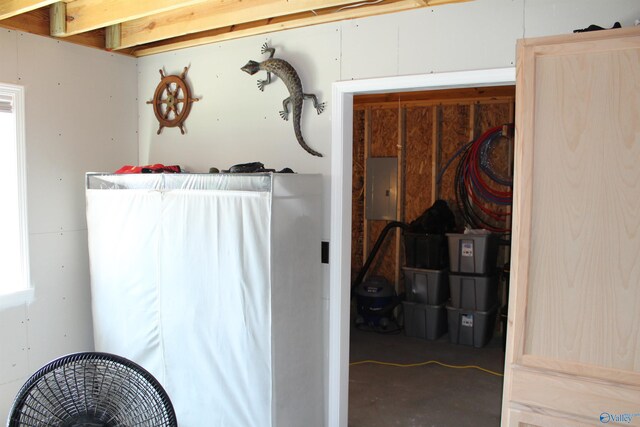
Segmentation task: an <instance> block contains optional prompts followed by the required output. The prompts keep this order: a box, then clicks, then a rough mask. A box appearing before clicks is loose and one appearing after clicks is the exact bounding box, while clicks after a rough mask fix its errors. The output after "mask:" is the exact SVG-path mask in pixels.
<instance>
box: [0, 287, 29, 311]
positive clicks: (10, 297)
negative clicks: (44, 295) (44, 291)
mask: <svg viewBox="0 0 640 427" xmlns="http://www.w3.org/2000/svg"><path fill="white" fill-rule="evenodd" d="M31 301H33V288H29V289H23V290H19V291H13V292H7V293H5V294H0V311H2V310H6V309H8V308H12V307H17V306H19V305H22V304H28V303H30V302H31Z"/></svg>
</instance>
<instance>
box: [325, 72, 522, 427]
mask: <svg viewBox="0 0 640 427" xmlns="http://www.w3.org/2000/svg"><path fill="white" fill-rule="evenodd" d="M515 80H516V73H515V68H513V67H509V68H496V69H489V70H477V71H457V72H448V73H432V74H421V75H415V76H396V77H385V78H378V79H366V80H351V81H341V82H336V83H333V85H332V105H331V107H332V115H331V120H332V130H331V235H330V238H331V251H330V255H329V266H330V270H329V271H330V273H329V280H330V284H329V378H328V399H329V401H328V414H327V425H328V426H329V427H347V421H348V405H349V388H348V386H349V322H350V320H349V316H350V315H349V307H350V290H351V289H350V288H351V286H350V284H351V185H352V183H351V173H352V163H353V154H352V150H353V95H357V94H364V93H383V92H398V91H409V90H429V89H449V88H455V87H477V86H501V85H512V84H515Z"/></svg>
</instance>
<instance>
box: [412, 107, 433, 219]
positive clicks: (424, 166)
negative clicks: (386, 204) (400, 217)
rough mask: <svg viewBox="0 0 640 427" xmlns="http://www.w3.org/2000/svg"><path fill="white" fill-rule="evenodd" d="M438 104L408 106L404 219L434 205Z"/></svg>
mask: <svg viewBox="0 0 640 427" xmlns="http://www.w3.org/2000/svg"><path fill="white" fill-rule="evenodd" d="M436 109H437V107H434V106H431V107H410V108H407V140H406V148H405V152H406V156H405V158H406V161H405V164H406V169H405V190H404V194H405V200H406V203H405V218H406V220H407V222H411V221H413V220H414V219H415V218H417V217H418V216H419V215H420V214H421V213H422V212H424V211H425V209H427V208H428V207H429V206H431V205H432V204H433V202H432V198H433V194H432V190H433V184H434V183H435V179H434V176H433V167H432V166H433V163H434V158H433V145H434V144H435V140H434V139H433V129H434V120H433V116H434V115H433V112H434V111H436Z"/></svg>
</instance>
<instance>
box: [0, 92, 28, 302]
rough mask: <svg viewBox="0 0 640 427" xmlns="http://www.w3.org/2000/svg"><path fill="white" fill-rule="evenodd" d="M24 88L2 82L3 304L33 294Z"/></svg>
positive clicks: (0, 292)
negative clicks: (26, 174) (26, 170)
mask: <svg viewBox="0 0 640 427" xmlns="http://www.w3.org/2000/svg"><path fill="white" fill-rule="evenodd" d="M24 157H25V150H24V89H23V88H22V87H19V86H13V85H6V84H2V83H0V159H2V165H0V188H1V191H0V197H1V198H2V208H0V239H1V240H0V271H1V272H2V274H1V275H0V307H1V306H4V305H7V304H10V303H11V301H14V300H21V301H24V297H23V296H25V295H30V291H31V289H30V284H29V262H28V259H29V248H28V232H27V209H26V198H27V194H26V178H25V158H24Z"/></svg>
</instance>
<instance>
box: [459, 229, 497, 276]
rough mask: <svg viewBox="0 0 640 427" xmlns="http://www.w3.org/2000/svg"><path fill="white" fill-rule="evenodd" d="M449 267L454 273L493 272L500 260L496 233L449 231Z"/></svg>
mask: <svg viewBox="0 0 640 427" xmlns="http://www.w3.org/2000/svg"><path fill="white" fill-rule="evenodd" d="M447 239H448V240H449V269H450V270H451V272H452V273H467V274H493V273H495V271H496V262H497V260H498V236H497V235H495V234H453V233H448V234H447Z"/></svg>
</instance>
